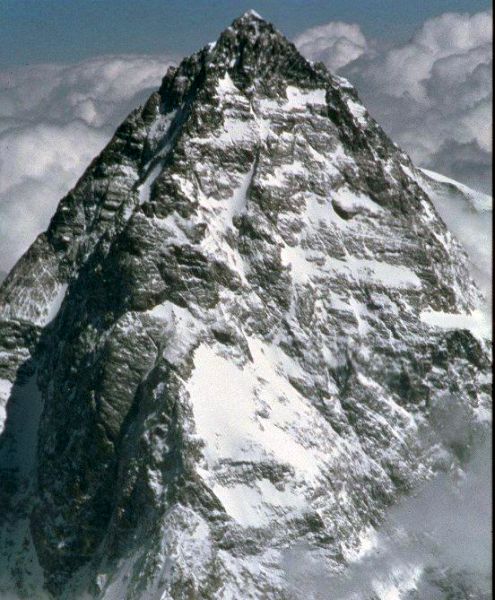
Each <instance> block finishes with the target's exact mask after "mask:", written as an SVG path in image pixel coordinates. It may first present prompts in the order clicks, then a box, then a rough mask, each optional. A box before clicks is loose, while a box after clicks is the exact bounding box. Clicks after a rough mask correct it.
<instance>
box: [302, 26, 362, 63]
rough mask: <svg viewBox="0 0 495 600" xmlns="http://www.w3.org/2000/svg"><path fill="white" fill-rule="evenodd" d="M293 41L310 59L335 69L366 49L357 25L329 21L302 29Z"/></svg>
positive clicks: (354, 58)
mask: <svg viewBox="0 0 495 600" xmlns="http://www.w3.org/2000/svg"><path fill="white" fill-rule="evenodd" d="M294 43H295V44H296V46H297V47H298V48H299V50H300V51H301V52H302V53H303V54H304V55H305V56H307V58H309V59H310V60H313V61H321V62H323V63H325V64H326V65H327V66H328V68H329V69H331V70H332V71H336V70H338V69H340V68H342V67H344V66H345V65H347V64H348V63H350V62H352V61H353V60H356V58H359V57H360V56H361V55H362V54H364V53H365V52H366V51H367V50H368V42H367V41H366V38H365V37H364V35H363V32H362V31H361V28H360V27H359V25H356V24H349V23H342V22H341V21H331V22H330V23H327V24H326V25H320V26H318V27H312V28H311V29H307V30H306V31H303V33H301V34H300V35H299V36H298V37H297V38H296V39H295V40H294Z"/></svg>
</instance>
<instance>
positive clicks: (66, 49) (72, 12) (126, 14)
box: [0, 0, 491, 67]
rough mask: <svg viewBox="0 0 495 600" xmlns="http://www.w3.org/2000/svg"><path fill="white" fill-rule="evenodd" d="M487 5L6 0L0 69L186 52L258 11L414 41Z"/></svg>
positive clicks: (285, 25)
mask: <svg viewBox="0 0 495 600" xmlns="http://www.w3.org/2000/svg"><path fill="white" fill-rule="evenodd" d="M489 6H491V3H490V2H488V1H487V0H248V1H244V0H216V1H215V0H213V1H201V0H139V1H136V0H0V66H2V67H5V66H9V65H20V64H34V63H40V62H73V61H78V60H81V59H84V58H88V57H91V56H96V55H101V54H117V53H163V52H174V53H177V54H186V53H190V52H193V51H194V50H196V49H197V48H198V47H199V46H201V45H203V44H205V43H206V42H208V41H211V40H213V39H216V38H217V36H218V34H219V32H220V31H221V30H222V29H224V28H225V27H226V26H227V25H228V24H229V23H230V21H231V20H232V19H234V18H235V17H236V16H238V15H239V14H241V13H242V12H244V11H245V10H247V9H249V8H254V9H255V10H257V11H258V12H260V13H261V14H262V15H263V16H264V17H265V18H266V19H269V20H271V21H273V22H274V23H275V24H276V25H277V27H278V28H279V29H281V30H282V31H283V32H284V33H285V34H286V35H288V36H289V37H293V36H294V35H295V34H297V33H298V32H300V31H302V30H304V29H306V28H308V27H311V26H314V25H317V24H320V23H325V22H327V21H330V20H343V21H348V22H356V23H359V25H360V26H361V28H362V30H363V32H364V33H365V34H366V35H367V36H372V37H378V38H382V39H387V40H389V41H391V40H392V41H393V40H398V39H401V38H402V39H404V38H407V37H408V36H409V35H410V34H411V33H412V32H413V31H414V29H416V28H417V27H418V26H419V25H420V24H421V23H422V22H423V21H425V20H426V19H427V18H429V17H432V16H435V15H439V14H441V13H443V12H446V11H460V12H469V13H474V12H477V11H479V10H483V9H486V8H488V7H489Z"/></svg>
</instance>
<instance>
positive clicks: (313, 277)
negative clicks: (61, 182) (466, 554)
mask: <svg viewBox="0 0 495 600" xmlns="http://www.w3.org/2000/svg"><path fill="white" fill-rule="evenodd" d="M417 178H418V172H417V170H416V169H415V167H414V166H413V165H412V164H411V162H410V160H409V158H408V157H407V156H406V155H405V154H404V153H403V152H401V151H400V149H398V148H397V147H396V146H395V145H394V144H393V143H392V142H391V141H390V140H389V139H388V138H387V136H386V135H385V134H384V132H383V131H382V130H381V129H380V127H379V126H378V125H377V124H376V122H375V121H374V120H373V119H372V118H371V117H370V116H369V114H368V113H367V111H366V109H365V108H364V107H363V106H362V104H361V102H360V101H359V98H358V96H357V94H356V91H355V90H354V88H353V87H352V86H351V85H350V84H349V83H348V82H347V81H345V80H344V79H342V78H340V77H336V76H334V75H332V74H330V73H329V72H328V71H327V70H326V69H325V68H324V66H322V65H320V64H311V63H310V62H308V61H307V60H306V59H304V58H303V57H302V56H301V55H300V54H299V53H298V51H297V49H296V48H295V46H294V45H293V44H292V43H290V42H289V41H288V40H287V39H285V38H284V37H283V36H282V35H281V34H280V33H279V32H278V31H276V29H274V27H273V26H272V25H271V24H269V23H267V22H266V21H264V20H262V19H261V18H260V17H259V16H258V15H257V14H256V13H254V12H248V13H246V14H245V15H243V16H242V17H240V18H239V19H237V20H236V21H234V22H233V24H232V25H231V26H230V27H229V28H228V29H226V30H225V31H224V32H223V33H222V34H221V35H220V37H219V39H218V41H217V42H216V43H213V44H210V45H208V46H206V47H205V48H203V49H202V50H200V51H199V52H198V53H196V54H193V55H192V56H190V57H189V58H186V59H184V60H183V61H182V62H181V64H180V65H179V66H178V67H177V68H170V69H169V70H168V72H167V74H166V75H165V77H164V79H163V81H162V84H161V86H160V89H159V90H158V91H157V92H155V93H153V94H152V95H151V96H150V98H149V100H148V101H147V102H146V104H145V105H144V106H143V107H140V108H138V109H137V110H135V111H133V112H132V113H131V114H130V115H129V116H128V117H127V118H126V120H125V121H124V122H123V123H122V125H121V126H120V127H119V128H118V129H117V131H116V133H115V135H114V137H113V139H112V140H111V141H110V142H109V144H108V145H107V147H106V148H105V149H104V150H103V151H102V153H101V154H100V155H99V156H98V157H97V158H96V159H95V160H94V161H93V162H92V163H91V165H90V166H89V167H88V169H87V170H86V172H85V173H84V175H83V176H82V177H81V179H80V180H79V181H78V183H77V185H76V186H75V187H74V189H72V190H71V191H70V192H69V193H68V194H67V196H65V197H64V198H63V199H62V200H61V202H60V204H59V207H58V209H57V211H56V213H55V215H54V216H53V218H52V220H51V223H50V225H49V227H48V229H47V231H46V232H45V233H43V234H41V235H40V236H39V237H38V238H37V240H36V241H35V242H34V244H33V245H32V246H31V248H30V249H29V250H28V252H27V253H26V254H25V255H24V256H23V257H22V258H21V260H20V261H19V262H18V264H17V265H16V266H15V268H14V269H13V270H12V272H11V273H10V274H9V275H8V277H7V278H6V280H5V281H4V282H3V284H2V287H1V288H0V350H1V351H0V377H1V378H2V379H0V384H1V386H0V416H2V417H4V418H3V419H2V421H3V423H2V425H1V426H0V429H1V430H3V433H2V435H1V438H0V468H1V471H0V477H1V480H0V489H1V492H0V494H1V495H0V502H1V503H2V508H1V511H0V514H1V517H0V518H1V520H2V536H1V538H0V540H1V544H0V567H1V570H0V590H4V592H5V593H8V592H11V593H12V592H14V591H15V592H16V593H17V594H18V595H19V597H29V598H100V599H106V600H110V599H114V598H119V599H148V598H149V599H152V598H153V599H155V598H156V599H158V598H162V599H168V598H170V599H177V600H178V599H185V598H190V599H193V598H197V599H209V598H211V599H213V598H214V599H227V598H242V599H247V598H260V599H261V598H263V599H271V598H274V599H275V598H276V599H283V598H294V597H301V596H300V595H297V592H294V589H292V588H291V585H292V583H291V577H290V574H289V573H288V570H287V560H286V558H287V556H288V553H290V552H292V551H293V550H294V549H297V548H304V549H305V550H304V552H305V553H306V554H307V556H308V557H309V558H310V559H311V560H316V561H317V562H318V564H319V565H321V567H322V569H324V570H325V572H327V573H330V574H331V573H338V572H340V571H342V569H343V568H344V567H345V565H346V564H348V563H349V562H350V561H352V559H353V557H356V556H358V555H359V553H360V552H362V549H363V548H364V547H365V546H366V536H367V535H369V532H370V531H372V530H373V528H375V527H377V526H378V525H379V524H380V522H381V521H382V519H383V517H384V515H385V513H386V509H387V507H389V506H390V505H392V504H394V503H396V502H397V501H398V500H399V499H400V498H401V497H403V496H404V494H407V493H408V492H410V491H412V490H414V489H416V488H417V487H418V486H419V485H420V484H421V483H422V482H423V481H425V480H427V479H428V478H431V477H432V476H433V475H434V474H435V473H438V472H441V471H448V470H449V469H454V468H457V469H462V465H463V461H465V460H466V458H467V456H468V454H469V447H470V444H471V442H472V440H473V439H474V436H476V435H481V434H482V432H483V430H484V428H485V427H486V424H485V421H484V418H485V415H486V406H487V403H488V401H489V396H488V388H487V373H488V369H489V360H488V356H487V349H486V348H487V346H486V343H485V342H484V341H483V339H479V338H477V337H474V336H473V334H472V333H471V332H470V331H469V329H466V328H465V327H464V326H463V327H464V328H463V329H456V328H455V323H456V318H459V316H460V315H462V316H463V318H464V321H463V323H468V325H469V323H470V319H471V320H475V315H476V312H474V311H475V310H476V309H477V306H478V304H479V302H480V294H479V292H478V291H477V289H476V287H475V285H474V283H473V282H472V280H471V279H470V276H469V273H468V269H467V259H466V255H465V253H464V251H463V250H462V248H461V247H460V245H459V244H458V243H457V242H456V240H455V239H454V238H453V237H452V235H451V234H450V233H449V231H448V230H447V229H446V227H445V225H444V223H443V222H442V220H441V219H440V218H439V217H438V215H437V213H436V212H435V209H434V207H433V205H432V203H431V201H430V198H429V197H428V195H427V194H426V193H425V192H424V191H423V189H422V188H421V187H420V186H419V185H418V183H417ZM452 323H454V325H452ZM439 325H441V326H439ZM454 421H455V422H456V423H457V424H459V423H462V424H463V427H462V428H461V427H458V426H457V428H456V429H455V431H454V428H450V427H449V425H448V423H449V422H454ZM418 569H419V570H421V565H419V566H418ZM406 575H407V574H406ZM406 575H404V577H405V578H407V577H406ZM330 591H331V590H330ZM370 593H371V591H370ZM294 594H295V595H294ZM375 597H376V596H375Z"/></svg>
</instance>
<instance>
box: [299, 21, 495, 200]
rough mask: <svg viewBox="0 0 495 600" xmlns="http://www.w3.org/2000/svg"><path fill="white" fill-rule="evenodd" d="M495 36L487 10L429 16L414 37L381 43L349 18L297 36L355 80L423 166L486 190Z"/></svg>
mask: <svg viewBox="0 0 495 600" xmlns="http://www.w3.org/2000/svg"><path fill="white" fill-rule="evenodd" d="M492 39H493V26H492V14H491V11H484V12H479V13H477V14H474V15H469V14H457V13H445V14H443V15H441V16H439V17H435V18H432V19H429V20H427V21H426V22H425V23H424V24H423V25H422V27H421V28H420V29H418V30H417V31H416V33H415V34H414V36H413V37H412V38H411V40H409V41H408V42H407V43H405V44H400V45H395V46H393V47H381V48H380V45H379V44H378V43H376V41H374V40H366V39H365V37H364V35H363V34H362V32H361V30H360V29H359V26H358V25H356V24H353V25H349V24H344V23H328V24H327V25H324V26H321V27H318V28H314V29H309V30H307V31H306V32H303V33H302V34H301V35H300V36H298V37H297V38H296V40H295V42H296V45H297V46H298V47H299V48H300V50H301V51H302V52H303V53H304V54H305V55H306V56H307V57H308V58H310V59H312V60H322V61H323V62H325V64H326V65H327V66H328V67H329V68H330V69H331V70H332V69H333V70H334V71H337V72H339V74H341V75H344V76H345V77H347V78H348V79H350V81H351V82H352V83H353V84H354V85H355V86H356V88H357V90H358V92H359V94H360V96H361V97H362V99H363V101H364V103H365V104H366V106H367V108H368V109H369V111H370V113H371V114H372V115H373V116H374V117H375V118H376V120H377V121H378V122H379V123H380V124H381V125H382V126H383V127H384V128H385V130H386V131H387V132H388V133H389V134H390V136H391V137H392V139H393V140H394V141H395V142H396V143H398V144H399V146H401V147H402V148H404V149H405V150H406V151H407V152H409V154H410V155H411V157H412V159H413V160H414V161H415V162H416V163H417V164H418V165H420V166H424V167H427V168H429V169H433V170H438V171H440V172H443V173H444V174H446V175H449V176H451V177H454V178H455V179H458V180H460V181H463V182H464V183H466V184H468V185H471V186H473V187H476V188H478V189H481V190H485V191H488V190H489V189H491V155H492V151H491V145H492V135H491V131H492V128H491V121H492V115H491V111H492V76H491V69H492ZM336 40H338V42H337V41H336ZM346 45H347V46H348V47H349V48H351V50H350V51H349V53H348V54H347V57H346V56H342V48H346ZM356 47H359V49H360V50H359V51H358V50H356Z"/></svg>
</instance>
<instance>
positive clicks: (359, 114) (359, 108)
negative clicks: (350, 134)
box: [346, 98, 368, 125]
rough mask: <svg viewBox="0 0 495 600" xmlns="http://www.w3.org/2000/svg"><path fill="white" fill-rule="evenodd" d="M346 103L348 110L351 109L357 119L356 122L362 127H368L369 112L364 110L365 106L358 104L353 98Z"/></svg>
mask: <svg viewBox="0 0 495 600" xmlns="http://www.w3.org/2000/svg"><path fill="white" fill-rule="evenodd" d="M346 102H347V108H348V109H349V112H350V113H351V115H352V116H353V117H354V118H355V119H356V121H357V122H358V123H359V124H360V125H366V124H367V119H366V114H367V112H368V111H367V110H366V109H365V108H364V106H363V105H362V104H360V103H359V102H356V101H355V100H353V99H352V98H347V100H346Z"/></svg>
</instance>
